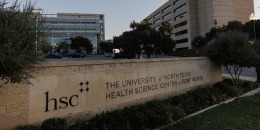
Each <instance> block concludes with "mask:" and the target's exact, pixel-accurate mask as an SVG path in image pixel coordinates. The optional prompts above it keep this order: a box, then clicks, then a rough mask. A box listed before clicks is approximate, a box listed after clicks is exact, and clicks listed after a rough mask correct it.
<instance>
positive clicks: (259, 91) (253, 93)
mask: <svg viewBox="0 0 260 130" xmlns="http://www.w3.org/2000/svg"><path fill="white" fill-rule="evenodd" d="M257 93H260V86H259V87H258V88H257V89H255V90H252V91H249V92H247V93H244V94H243V95H241V96H238V97H234V98H231V99H228V100H226V101H223V102H221V103H219V104H215V105H213V106H210V107H207V108H205V109H203V110H200V111H198V112H195V113H193V114H191V115H188V116H186V117H184V118H182V119H180V120H178V121H175V122H173V123H170V124H168V125H165V126H162V127H159V128H156V129H154V130H162V129H164V128H166V127H168V126H171V125H174V124H176V123H178V122H180V121H182V120H185V119H188V118H190V117H193V116H196V115H198V114H200V113H203V112H205V111H207V110H210V109H212V108H215V107H217V106H220V105H222V104H226V103H229V102H232V101H234V100H235V99H237V98H241V97H248V96H252V95H255V94H257Z"/></svg>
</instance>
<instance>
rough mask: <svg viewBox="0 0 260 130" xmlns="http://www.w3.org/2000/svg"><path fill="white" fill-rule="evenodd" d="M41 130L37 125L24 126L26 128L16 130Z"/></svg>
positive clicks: (21, 127) (19, 127)
mask: <svg viewBox="0 0 260 130" xmlns="http://www.w3.org/2000/svg"><path fill="white" fill-rule="evenodd" d="M40 129H41V128H40V127H39V126H35V125H24V126H18V127H16V129H15V130H40Z"/></svg>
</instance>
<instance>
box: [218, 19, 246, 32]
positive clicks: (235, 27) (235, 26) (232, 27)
mask: <svg viewBox="0 0 260 130" xmlns="http://www.w3.org/2000/svg"><path fill="white" fill-rule="evenodd" d="M243 28H244V25H243V24H242V23H241V22H240V21H230V22H228V24H227V26H225V27H224V28H223V29H224V31H243Z"/></svg>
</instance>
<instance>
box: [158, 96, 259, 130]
mask: <svg viewBox="0 0 260 130" xmlns="http://www.w3.org/2000/svg"><path fill="white" fill-rule="evenodd" d="M163 130H260V94H258V95H255V96H250V97H245V98H239V99H236V100H235V101H233V102H231V103H228V104H223V105H221V106H218V107H216V108H213V109H211V110H209V111H206V112H204V113H202V114H199V115H197V116H194V117H191V118H189V119H186V120H183V121H181V122H179V123H177V124H175V125H173V126H169V127H167V128H165V129H163Z"/></svg>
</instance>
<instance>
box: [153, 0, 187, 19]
mask: <svg viewBox="0 0 260 130" xmlns="http://www.w3.org/2000/svg"><path fill="white" fill-rule="evenodd" d="M180 1H181V0H176V1H175V2H173V4H174V5H176V3H178V2H180ZM185 7H186V3H184V4H183V5H181V6H179V7H178V8H176V9H175V10H174V13H177V12H179V11H180V10H181V9H183V8H185ZM170 8H171V5H168V6H167V7H165V8H164V9H163V10H162V12H165V11H168V10H169V9H170ZM160 14H161V12H158V13H157V14H155V15H154V16H153V18H156V17H158V16H160ZM166 15H171V13H168V14H166ZM166 15H165V16H166ZM163 17H164V16H163ZM150 20H152V18H149V20H148V21H150Z"/></svg>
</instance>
